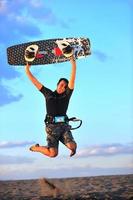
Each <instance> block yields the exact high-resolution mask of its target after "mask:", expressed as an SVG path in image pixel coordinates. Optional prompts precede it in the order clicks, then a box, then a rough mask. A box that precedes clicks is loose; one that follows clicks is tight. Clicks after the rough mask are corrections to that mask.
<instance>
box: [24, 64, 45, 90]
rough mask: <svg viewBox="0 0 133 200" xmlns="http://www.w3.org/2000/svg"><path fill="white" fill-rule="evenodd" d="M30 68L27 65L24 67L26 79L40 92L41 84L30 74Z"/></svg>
mask: <svg viewBox="0 0 133 200" xmlns="http://www.w3.org/2000/svg"><path fill="white" fill-rule="evenodd" d="M30 67H31V65H29V64H27V65H26V66H25V72H26V74H27V76H28V78H29V79H30V80H31V82H32V83H33V84H34V85H35V86H36V87H37V89H38V90H40V89H41V88H42V84H41V83H40V82H39V81H38V80H37V79H36V78H35V77H34V76H33V75H32V73H31V71H30Z"/></svg>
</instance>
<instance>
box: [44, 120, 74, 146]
mask: <svg viewBox="0 0 133 200" xmlns="http://www.w3.org/2000/svg"><path fill="white" fill-rule="evenodd" d="M70 129H71V126H70V125H68V124H66V123H57V124H47V125H46V128H45V130H46V133H47V146H48V147H49V148H51V147H53V148H57V149H58V145H59V141H60V142H62V143H63V144H64V145H66V144H67V143H69V142H75V141H74V138H73V136H72V133H71V131H70Z"/></svg>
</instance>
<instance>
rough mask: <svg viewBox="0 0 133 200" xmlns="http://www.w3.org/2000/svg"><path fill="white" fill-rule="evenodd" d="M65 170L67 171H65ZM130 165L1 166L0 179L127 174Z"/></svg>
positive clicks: (129, 171) (129, 170)
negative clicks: (55, 167)
mask: <svg viewBox="0 0 133 200" xmlns="http://www.w3.org/2000/svg"><path fill="white" fill-rule="evenodd" d="M64 172H65V173H64ZM132 173H133V170H132V168H130V167H120V168H98V167H97V168H95V167H87V166H86V167H74V168H59V169H49V168H45V169H43V168H41V169H38V168H34V169H33V168H32V167H30V168H28V167H27V166H25V168H19V167H17V168H13V169H12V168H8V169H3V167H2V166H1V167H0V180H17V179H21V180H23V179H37V178H40V177H47V178H68V177H88V176H103V175H104V176H105V175H122V174H123V175H125V174H132Z"/></svg>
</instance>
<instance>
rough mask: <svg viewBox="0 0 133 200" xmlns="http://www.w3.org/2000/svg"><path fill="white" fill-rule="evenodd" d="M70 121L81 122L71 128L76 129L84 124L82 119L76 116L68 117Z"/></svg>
mask: <svg viewBox="0 0 133 200" xmlns="http://www.w3.org/2000/svg"><path fill="white" fill-rule="evenodd" d="M68 121H73V122H79V125H78V126H76V127H74V128H71V130H75V129H77V128H79V127H80V126H81V125H82V120H81V119H77V118H76V117H71V118H69V119H68Z"/></svg>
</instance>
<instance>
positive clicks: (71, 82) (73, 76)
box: [68, 56, 76, 89]
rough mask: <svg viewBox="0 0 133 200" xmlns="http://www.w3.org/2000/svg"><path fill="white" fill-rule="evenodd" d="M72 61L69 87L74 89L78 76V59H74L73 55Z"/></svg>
mask: <svg viewBox="0 0 133 200" xmlns="http://www.w3.org/2000/svg"><path fill="white" fill-rule="evenodd" d="M70 62H71V65H72V71H71V75H70V80H69V83H68V87H69V88H70V89H74V83H75V78H76V61H75V60H74V57H73V56H72V57H71V58H70Z"/></svg>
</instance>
